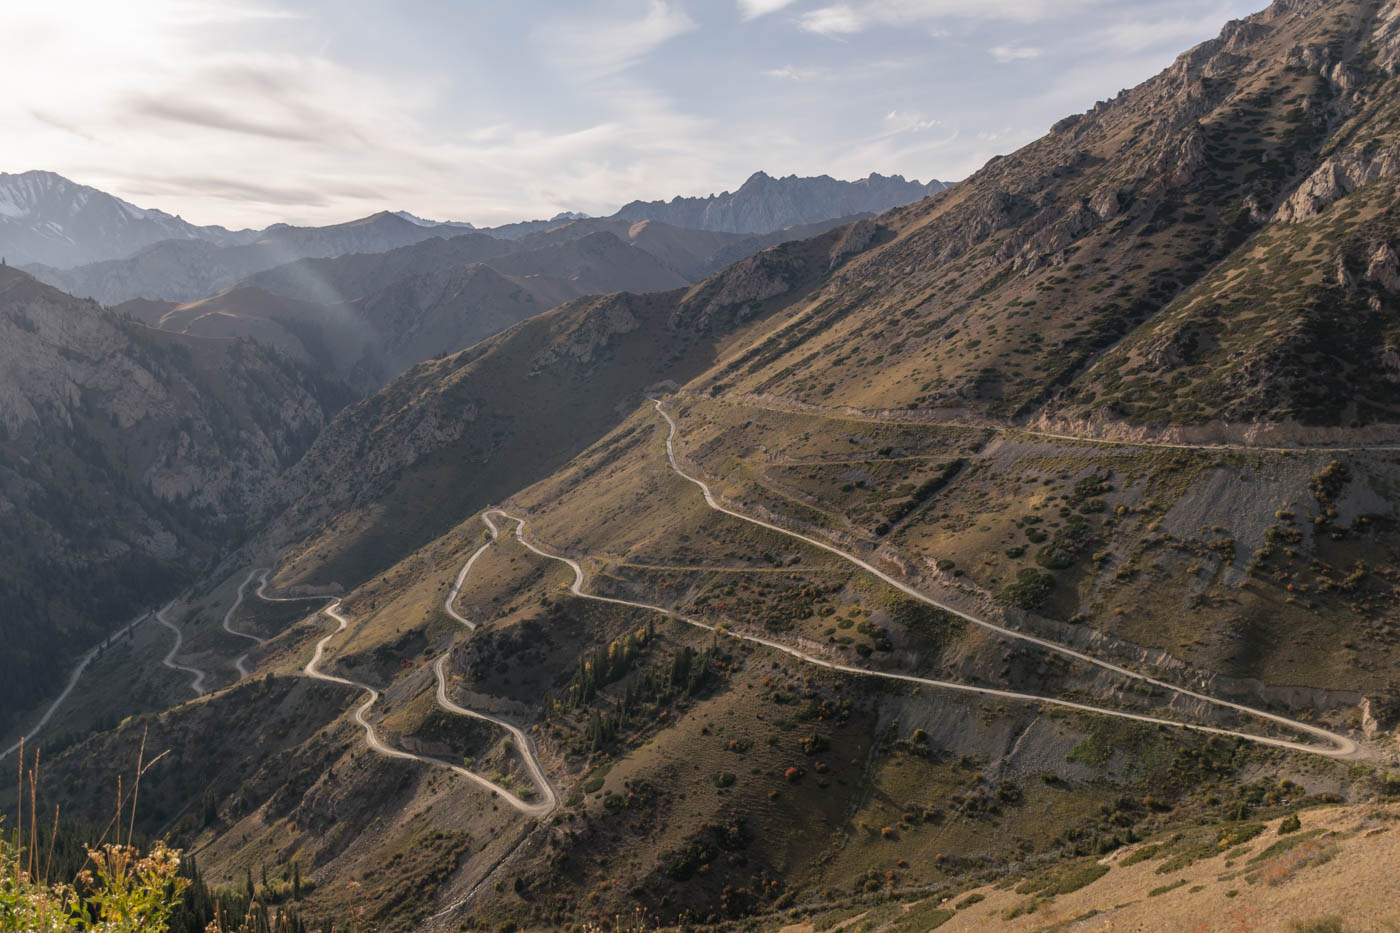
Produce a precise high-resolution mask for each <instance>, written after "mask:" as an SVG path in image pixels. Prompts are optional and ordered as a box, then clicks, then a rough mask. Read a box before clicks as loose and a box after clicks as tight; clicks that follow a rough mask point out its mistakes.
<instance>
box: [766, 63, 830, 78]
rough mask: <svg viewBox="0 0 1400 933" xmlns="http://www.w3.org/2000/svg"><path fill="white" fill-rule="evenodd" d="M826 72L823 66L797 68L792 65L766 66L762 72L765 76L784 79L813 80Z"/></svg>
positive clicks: (823, 75)
mask: <svg viewBox="0 0 1400 933" xmlns="http://www.w3.org/2000/svg"><path fill="white" fill-rule="evenodd" d="M826 74H827V71H826V69H825V68H798V67H796V66H793V65H783V66H782V67H781V68H768V69H765V70H764V72H763V76H764V77H765V78H778V79H780V80H784V81H814V80H816V79H817V78H821V77H825V76H826Z"/></svg>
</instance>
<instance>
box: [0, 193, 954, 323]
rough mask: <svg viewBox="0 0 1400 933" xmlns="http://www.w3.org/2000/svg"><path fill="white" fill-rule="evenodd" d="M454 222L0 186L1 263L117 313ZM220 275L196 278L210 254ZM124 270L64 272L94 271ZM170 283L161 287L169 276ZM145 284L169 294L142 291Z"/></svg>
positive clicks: (809, 206) (766, 218)
mask: <svg viewBox="0 0 1400 933" xmlns="http://www.w3.org/2000/svg"><path fill="white" fill-rule="evenodd" d="M947 187H948V186H947V185H946V184H944V183H943V182H940V181H931V182H929V183H928V184H920V183H919V182H917V181H905V180H904V179H903V178H902V177H900V176H898V175H895V176H893V177H888V178H887V177H885V176H883V175H871V176H870V177H869V178H864V179H861V180H859V181H853V182H848V181H838V180H836V179H834V178H831V177H829V176H826V175H823V176H821V177H818V178H798V177H797V176H795V175H790V176H788V177H786V178H773V177H771V176H769V175H767V174H765V173H763V172H758V173H756V174H755V175H753V176H752V177H751V178H749V180H748V181H746V182H745V183H744V185H743V186H742V187H741V188H740V189H739V190H738V191H735V192H733V193H730V192H728V191H726V192H724V193H722V194H717V195H710V196H709V197H706V198H674V199H672V200H671V201H651V202H643V201H633V202H632V203H631V204H628V205H627V206H626V207H624V208H622V210H620V211H618V212H617V213H616V214H614V215H612V217H610V218H606V219H609V220H617V221H629V222H635V221H639V220H660V221H662V222H664V223H667V224H670V225H671V226H673V227H682V228H686V229H692V230H709V231H713V232H718V233H743V234H751V233H772V232H773V231H775V230H781V229H783V228H785V227H793V226H800V225H805V224H812V223H820V222H822V221H826V220H834V219H836V218H838V217H851V216H855V215H858V214H878V213H880V212H882V211H886V210H889V209H890V208H893V207H900V206H902V205H905V204H909V203H912V202H913V201H917V200H919V199H921V198H924V197H927V196H928V195H930V194H936V193H938V192H940V191H943V190H944V189H945V188H947ZM586 219H589V218H588V215H586V214H581V213H576V212H564V213H561V214H557V215H555V216H554V217H552V218H550V219H549V220H528V221H522V222H520V223H512V224H504V225H501V226H498V227H489V228H484V229H482V232H484V233H487V234H489V235H490V236H493V237H495V238H497V239H503V240H518V239H521V238H522V237H526V236H529V235H530V234H533V233H540V232H543V231H546V230H551V229H553V228H555V227H558V226H560V225H561V224H567V223H570V222H572V221H576V220H586ZM477 229H479V228H477V227H476V226H475V225H473V224H471V223H469V222H467V221H461V220H445V221H440V220H427V219H425V218H423V217H419V216H417V215H416V214H412V213H410V212H408V211H392V212H391V211H383V212H380V213H378V214H372V215H370V216H368V217H364V218H361V219H359V220H353V221H349V222H347V223H342V224H333V225H330V226H326V227H294V226H290V225H288V224H273V225H272V226H270V227H268V228H266V229H264V230H239V231H230V230H226V229H225V228H223V227H217V226H215V227H199V226H195V225H194V224H191V223H188V222H186V221H184V220H182V219H181V218H179V217H175V216H172V215H170V214H167V213H165V212H163V211H159V210H150V209H146V208H140V207H137V206H136V205H134V204H131V203H128V202H127V201H123V200H121V199H120V198H117V197H114V196H113V195H110V194H107V193H105V192H102V191H99V190H97V189H96V188H91V187H88V186H87V185H80V184H78V183H76V182H73V181H69V180H68V179H67V178H64V177H63V176H62V175H56V174H54V173H53V172H25V173H23V174H20V175H7V174H0V256H3V257H5V259H6V261H7V262H8V263H9V264H10V265H13V266H21V267H24V268H28V269H29V270H30V271H32V272H33V273H34V274H35V275H37V276H38V277H39V278H40V279H41V280H43V281H45V282H49V283H50V284H53V285H57V286H58V287H59V288H63V289H64V290H66V291H70V292H74V293H76V294H81V295H83V296H84V297H87V296H92V297H95V298H97V299H98V300H100V301H106V302H116V301H124V300H126V299H128V298H134V297H142V298H164V299H172V300H181V301H189V300H194V299H197V298H204V297H206V296H208V295H210V294H212V293H213V292H214V291H216V290H218V289H220V288H225V287H227V286H228V285H230V284H232V283H233V282H234V281H237V280H238V279H239V278H242V277H243V276H246V275H251V274H252V273H254V272H257V271H260V270H261V269H267V268H271V267H272V266H274V265H278V264H279V263H282V262H290V261H292V260H295V259H302V258H306V257H316V256H335V255H340V254H341V253H345V252H362V253H364V252H380V251H383V250H387V249H396V248H398V247H400V246H406V245H408V244H409V243H415V242H419V241H421V240H424V239H428V238H430V237H435V236H455V235H457V234H459V233H463V232H467V231H472V230H477ZM225 247H250V249H248V250H246V251H244V252H242V253H227V254H220V257H219V258H218V259H217V260H215V261H214V264H215V265H217V266H219V267H220V268H218V269H202V268H201V267H203V266H206V265H208V264H209V263H210V262H211V260H210V259H209V258H208V257H210V256H211V255H212V251H213V250H215V249H219V248H225ZM110 262H128V264H127V265H108V266H102V267H100V268H93V269H82V270H81V271H74V272H72V273H71V274H65V273H66V271H67V270H77V269H78V267H82V266H89V265H92V264H96V263H110ZM171 266H178V267H179V268H180V270H181V272H180V275H179V276H176V277H174V278H171V277H170V276H171V272H172V271H173V270H172V269H171V268H170V267H171ZM152 276H154V277H156V278H157V279H159V280H160V281H161V282H167V281H168V282H169V285H168V286H167V287H165V289H164V290H161V291H152V290H151V289H152V288H153V285H152V284H151V282H150V279H151V277H152Z"/></svg>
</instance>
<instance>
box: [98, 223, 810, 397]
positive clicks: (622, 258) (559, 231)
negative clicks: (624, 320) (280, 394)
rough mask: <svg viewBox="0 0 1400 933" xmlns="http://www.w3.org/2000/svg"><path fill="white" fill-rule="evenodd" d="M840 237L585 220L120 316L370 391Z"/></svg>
mask: <svg viewBox="0 0 1400 933" xmlns="http://www.w3.org/2000/svg"><path fill="white" fill-rule="evenodd" d="M827 226H829V225H828V224H816V225H812V226H811V227H807V228H790V229H788V230H784V231H779V232H777V233H773V234H764V235H752V236H750V235H739V234H722V233H710V232H707V231H701V230H682V229H679V228H676V227H671V226H669V225H667V224H662V223H658V222H654V221H641V222H638V223H626V222H622V221H613V220H607V221H601V220H582V221H571V222H569V223H567V224H564V225H562V226H559V227H556V228H553V229H551V230H549V231H546V232H541V233H535V234H531V235H529V236H526V237H523V238H521V239H519V240H517V241H514V242H505V241H502V240H497V239H493V238H492V237H489V236H486V235H484V234H479V233H476V234H469V235H464V236H456V237H452V238H450V239H433V240H428V241H424V242H422V243H418V244H414V245H412V246H407V247H402V248H400V249H397V250H390V251H389V252H386V253H370V254H350V255H344V256H338V257H334V258H329V259H306V260H301V261H298V262H295V263H290V264H287V265H285V266H279V267H277V268H275V269H270V270H268V271H266V272H262V273H259V274H257V275H254V276H251V277H250V278H249V279H248V280H246V284H243V285H239V286H236V287H234V288H232V289H229V290H228V291H225V292H223V293H221V294H219V295H216V296H214V297H212V298H207V299H204V300H203V301H199V302H192V303H187V304H183V305H177V304H175V303H166V304H164V305H161V304H152V303H149V302H131V303H128V304H123V305H121V306H119V307H118V311H120V312H122V313H132V314H133V315H135V316H137V317H138V319H140V320H144V321H147V322H148V323H151V324H152V325H153V326H160V327H162V328H165V329H167V330H173V331H176V332H181V333H190V334H202V335H206V336H225V337H227V336H244V337H252V338H254V339H259V340H263V341H265V342H269V343H270V344H271V345H273V346H276V347H279V348H280V349H283V350H285V351H287V352H289V353H292V354H293V355H295V356H297V357H298V358H300V359H302V360H306V361H314V362H315V364H316V365H317V366H318V367H320V368H321V371H322V372H324V373H327V374H329V375H332V376H334V377H335V378H337V379H340V380H343V381H346V382H349V383H351V384H352V385H354V386H355V387H356V388H358V389H361V390H363V391H372V390H374V389H377V388H378V387H379V386H381V385H383V384H384V383H385V382H386V381H388V380H389V379H391V378H393V377H394V376H396V375H398V374H399V373H401V372H402V371H403V370H405V369H407V368H408V367H409V366H411V365H413V364H414V363H417V362H420V361H422V360H425V359H428V358H430V357H435V356H442V355H445V354H447V353H450V352H453V351H455V350H458V349H460V348H462V347H465V346H470V345H471V344H473V343H476V342H477V341H479V340H482V339H485V338H486V337H489V336H491V335H493V334H496V333H498V332H500V331H502V330H504V329H505V328H507V327H509V326H510V325H512V324H514V323H516V322H517V321H520V320H523V319H525V318H527V317H530V316H531V315H534V314H538V313H540V312H542V311H545V310H547V309H549V308H552V307H554V306H556V305H558V304H561V303H563V302H565V301H568V300H571V299H573V298H578V297H580V296H583V295H588V294H604V293H609V292H616V291H632V292H647V291H665V290H668V289H673V288H677V287H681V286H684V285H687V284H690V283H691V282H693V281H695V280H697V279H699V278H702V277H703V276H704V275H705V274H707V273H708V272H710V271H711V270H713V269H714V268H715V267H716V266H717V265H718V264H720V263H726V262H727V261H730V260H735V259H739V258H742V257H744V256H746V255H749V254H750V253H752V252H754V251H756V250H758V249H760V248H763V247H766V246H769V245H771V244H772V243H776V242H783V241H785V240H788V239H795V238H797V237H798V236H799V235H800V234H802V233H807V232H818V231H820V230H823V229H826V228H827Z"/></svg>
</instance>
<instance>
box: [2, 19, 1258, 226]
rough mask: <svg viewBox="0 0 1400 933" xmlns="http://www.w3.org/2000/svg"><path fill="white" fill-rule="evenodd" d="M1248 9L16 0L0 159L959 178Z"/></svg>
mask: <svg viewBox="0 0 1400 933" xmlns="http://www.w3.org/2000/svg"><path fill="white" fill-rule="evenodd" d="M1263 5H1265V4H1264V0H514V2H510V3H503V2H500V0H493V2H489V3H487V2H481V0H392V2H390V0H121V2H114V0H44V2H38V3H19V2H12V3H6V4H4V5H3V8H0V86H3V87H5V88H7V89H8V91H7V92H6V93H5V94H4V95H0V125H3V126H4V127H5V145H4V147H3V150H0V151H3V153H4V159H3V163H4V164H0V171H10V172H19V171H26V170H29V169H46V170H49V171H55V172H59V173H60V174H63V175H66V176H68V177H69V178H72V179H73V180H75V181H79V182H82V183H84V184H90V185H93V186H95V187H98V188H101V189H103V190H105V191H109V192H111V193H113V194H116V195H118V196H119V197H123V198H125V199H127V200H129V201H132V202H134V203H136V204H138V205H140V206H142V207H156V208H160V209H162V210H166V211H169V212H171V213H175V214H180V215H182V216H184V217H185V218H186V219H187V220H191V221H193V222H196V223H201V224H212V223H218V224H223V225H225V226H228V227H245V226H248V227H262V226H266V225H267V224H270V223H274V222H279V221H281V222H289V223H298V224H324V223H335V222H339V221H344V220H349V219H352V218H355V217H361V216H364V215H366V214H370V213H373V212H375V211H378V210H385V209H388V210H408V211H412V212H413V213H415V214H418V215H420V216H425V217H429V218H433V219H442V220H446V219H451V220H466V221H470V222H472V223H475V224H477V225H478V226H488V225H494V224H500V223H508V222H511V221H516V220H524V219H534V218H542V217H552V216H554V215H555V214H557V213H559V212H561V211H583V212H586V213H589V214H595V215H597V214H608V213H611V212H613V211H614V210H616V209H617V208H618V207H620V206H621V205H622V204H624V203H626V202H628V201H631V200H633V199H638V198H640V199H645V200H652V199H658V198H665V199H669V198H671V197H674V196H676V195H685V196H692V195H706V194H710V193H713V192H718V191H724V190H733V189H735V188H737V187H738V186H739V185H741V184H742V183H743V181H744V179H746V178H747V177H748V176H749V175H751V174H752V173H754V172H756V171H759V170H763V171H766V172H768V173H769V174H772V175H788V174H798V175H820V174H829V175H832V176H834V177H837V178H845V179H854V178H860V177H864V176H866V175H868V174H870V173H871V172H880V173H881V174H886V175H889V174H901V175H904V176H905V177H906V178H918V179H919V180H922V181H927V180H928V179H930V178H939V179H942V180H944V181H956V180H959V179H961V178H965V177H966V176H967V175H969V174H971V173H972V172H974V171H975V170H976V169H977V168H979V167H980V166H982V165H983V164H985V163H986V161H987V160H988V159H989V158H991V157H992V156H994V155H998V154H1003V153H1007V152H1010V151H1012V150H1014V149H1016V148H1017V147H1019V146H1021V145H1024V144H1025V143H1027V142H1030V141H1031V140H1033V139H1035V138H1037V137H1038V136H1040V135H1042V134H1044V133H1045V132H1046V130H1048V129H1049V127H1050V126H1051V124H1053V123H1054V122H1055V121H1056V120H1058V119H1059V118H1061V117H1063V116H1066V115H1068V114H1070V113H1076V112H1080V111H1083V110H1086V109H1088V108H1089V107H1092V106H1093V105H1094V103H1095V102H1096V101H1098V100H1101V99H1107V98H1111V97H1112V96H1113V95H1114V94H1116V93H1117V92H1118V91H1119V90H1120V89H1122V88H1125V87H1131V86H1133V85H1135V84H1137V83H1138V82H1140V81H1142V80H1144V79H1146V78H1148V77H1150V76H1152V75H1153V74H1155V73H1156V72H1158V71H1160V70H1161V69H1162V68H1164V67H1166V66H1167V65H1169V64H1170V63H1171V61H1172V60H1173V59H1174V58H1175V57H1176V55H1177V54H1179V53H1180V52H1182V51H1184V50H1185V49H1187V48H1188V47H1190V46H1192V45H1194V44H1195V43H1197V42H1200V41H1203V40H1205V39H1207V38H1210V37H1212V36H1214V35H1216V34H1217V33H1218V32H1219V30H1220V27H1221V26H1222V25H1223V24H1224V23H1225V22H1226V21H1227V20H1229V19H1233V18H1238V17H1241V16H1244V15H1247V14H1248V13H1250V12H1253V11H1254V10H1255V9H1257V8H1259V7H1262V6H1263Z"/></svg>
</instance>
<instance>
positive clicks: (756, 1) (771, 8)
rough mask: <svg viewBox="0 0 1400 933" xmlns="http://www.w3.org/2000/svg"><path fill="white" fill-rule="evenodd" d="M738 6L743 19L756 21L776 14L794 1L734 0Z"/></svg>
mask: <svg viewBox="0 0 1400 933" xmlns="http://www.w3.org/2000/svg"><path fill="white" fill-rule="evenodd" d="M735 2H736V3H738V5H739V15H740V16H741V17H742V18H743V19H746V20H748V19H757V18H758V17H760V16H767V15H768V14H769V13H776V12H778V11H779V10H781V9H782V8H783V7H787V6H791V5H792V4H793V3H794V2H795V0H735Z"/></svg>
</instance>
